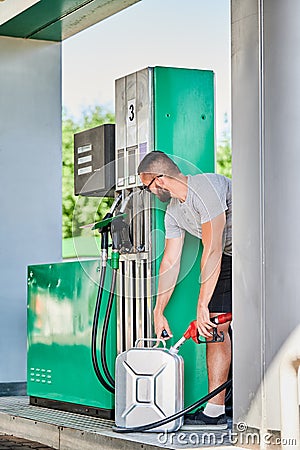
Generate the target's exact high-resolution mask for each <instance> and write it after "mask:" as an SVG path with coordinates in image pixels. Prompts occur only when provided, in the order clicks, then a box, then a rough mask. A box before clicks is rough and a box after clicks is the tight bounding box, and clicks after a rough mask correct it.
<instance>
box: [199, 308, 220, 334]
mask: <svg viewBox="0 0 300 450" xmlns="http://www.w3.org/2000/svg"><path fill="white" fill-rule="evenodd" d="M197 327H198V331H199V334H200V335H201V336H203V337H205V338H211V335H212V328H213V327H216V325H215V324H214V323H213V322H211V321H210V320H209V310H208V307H207V306H198V309H197Z"/></svg>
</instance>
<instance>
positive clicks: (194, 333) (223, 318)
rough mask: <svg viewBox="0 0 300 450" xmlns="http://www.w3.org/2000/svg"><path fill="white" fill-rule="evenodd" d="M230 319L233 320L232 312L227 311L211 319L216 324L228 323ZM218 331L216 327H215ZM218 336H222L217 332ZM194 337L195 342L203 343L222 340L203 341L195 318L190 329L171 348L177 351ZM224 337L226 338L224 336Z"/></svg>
mask: <svg viewBox="0 0 300 450" xmlns="http://www.w3.org/2000/svg"><path fill="white" fill-rule="evenodd" d="M230 320H232V313H225V314H220V315H219V316H215V317H211V319H210V321H211V322H213V323H215V324H216V325H220V324H221V323H226V322H229V321H230ZM214 330H215V331H216V329H214ZM221 333H222V332H221ZM216 336H217V337H218V338H220V336H219V335H218V334H217V333H216ZM190 338H192V339H193V341H194V342H196V344H201V343H209V342H220V341H218V340H215V339H213V340H212V341H201V340H200V339H199V333H198V328H197V320H193V321H192V322H191V323H190V324H189V326H188V329H187V330H186V332H185V333H184V335H183V337H182V338H181V339H179V341H178V342H176V344H175V345H173V346H172V347H171V348H170V351H172V352H174V353H177V352H178V349H179V347H180V346H181V345H182V344H183V343H184V342H185V341H186V340H187V339H190ZM223 339H224V338H223Z"/></svg>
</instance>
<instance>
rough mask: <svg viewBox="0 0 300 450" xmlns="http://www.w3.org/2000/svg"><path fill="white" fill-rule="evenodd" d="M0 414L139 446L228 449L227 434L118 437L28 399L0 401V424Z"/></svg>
mask: <svg viewBox="0 0 300 450" xmlns="http://www.w3.org/2000/svg"><path fill="white" fill-rule="evenodd" d="M1 414H8V415H10V416H15V417H20V418H24V419H30V420H33V421H35V422H43V423H47V424H51V425H55V426H57V427H63V428H71V429H73V430H78V431H81V432H85V433H96V434H101V435H105V436H110V437H113V438H117V439H121V440H123V441H127V442H128V441H131V442H137V443H141V444H148V445H155V446H156V447H161V448H168V449H189V448H202V447H210V448H211V447H214V446H223V448H224V450H225V447H226V448H228V447H227V446H230V447H231V445H232V444H231V442H230V430H223V431H218V432H212V431H209V430H207V431H205V432H200V431H198V432H187V431H186V432H181V431H180V430H179V431H178V432H176V433H168V434H163V433H130V434H120V433H116V432H114V431H113V430H112V427H113V426H114V422H113V421H112V420H106V419H101V418H97V417H90V416H84V415H81V414H76V413H71V412H66V411H60V410H54V409H49V408H43V407H40V406H33V405H30V404H29V398H28V397H0V420H1Z"/></svg>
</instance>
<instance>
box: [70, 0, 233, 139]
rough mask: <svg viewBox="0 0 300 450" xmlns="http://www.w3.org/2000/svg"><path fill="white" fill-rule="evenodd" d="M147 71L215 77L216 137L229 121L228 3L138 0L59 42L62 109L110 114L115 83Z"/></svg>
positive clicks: (74, 113) (76, 113)
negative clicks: (190, 72)
mask: <svg viewBox="0 0 300 450" xmlns="http://www.w3.org/2000/svg"><path fill="white" fill-rule="evenodd" d="M148 66H167V67H186V68H194V69H208V70H213V71H214V73H215V105H216V136H217V138H220V137H221V135H222V133H223V131H224V129H225V125H224V117H225V114H227V116H228V118H229V121H230V111H231V110H230V108H231V105H230V0H213V1H208V0H142V1H140V2H139V3H136V4H135V5H133V6H131V7H129V8H127V9H125V10H123V11H121V12H119V13H117V14H115V15H114V16H112V17H109V18H107V19H105V20H104V21H102V22H99V23H98V24H96V25H93V26H92V27H90V28H88V29H86V30H84V31H82V32H80V33H78V34H77V35H75V36H73V37H71V38H69V39H67V40H65V41H64V42H63V105H64V107H65V109H66V112H67V115H68V116H71V117H73V118H74V119H76V120H77V119H79V118H80V116H81V114H82V111H83V110H85V109H87V108H88V107H90V106H94V105H102V106H104V107H105V108H106V109H107V110H108V111H111V112H114V84H115V80H116V79H118V78H120V77H123V76H125V75H127V74H130V73H132V72H136V71H138V70H140V69H143V68H145V67H148Z"/></svg>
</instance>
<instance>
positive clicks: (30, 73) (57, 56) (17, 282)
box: [0, 37, 62, 394]
mask: <svg viewBox="0 0 300 450" xmlns="http://www.w3.org/2000/svg"><path fill="white" fill-rule="evenodd" d="M61 170H62V169H61V44H60V43H52V42H46V41H33V40H24V39H17V38H7V37H0V206H1V219H0V240H1V245H0V286H1V288H0V309H1V314H0V355H1V359H0V394H1V390H2V389H4V391H5V385H6V384H10V383H22V382H25V380H26V288H27V265H29V264H37V263H42V262H51V261H59V260H60V259H61Z"/></svg>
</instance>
